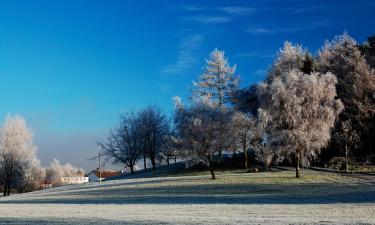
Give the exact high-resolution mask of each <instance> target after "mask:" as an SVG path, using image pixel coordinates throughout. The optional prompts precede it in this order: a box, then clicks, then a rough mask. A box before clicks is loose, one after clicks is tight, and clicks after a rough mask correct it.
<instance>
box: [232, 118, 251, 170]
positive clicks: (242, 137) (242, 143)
mask: <svg viewBox="0 0 375 225" xmlns="http://www.w3.org/2000/svg"><path fill="white" fill-rule="evenodd" d="M231 122H232V131H233V135H234V138H235V148H236V149H237V148H238V147H239V148H241V149H242V152H243V154H244V166H245V168H246V169H247V168H248V162H249V157H248V151H249V148H250V146H251V137H252V135H254V130H255V126H256V120H255V118H254V117H253V115H252V114H250V113H243V112H235V113H234V114H233V116H232V121H231Z"/></svg>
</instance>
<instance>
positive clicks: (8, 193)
mask: <svg viewBox="0 0 375 225" xmlns="http://www.w3.org/2000/svg"><path fill="white" fill-rule="evenodd" d="M7 195H8V196H9V195H10V183H9V182H8V190H7Z"/></svg>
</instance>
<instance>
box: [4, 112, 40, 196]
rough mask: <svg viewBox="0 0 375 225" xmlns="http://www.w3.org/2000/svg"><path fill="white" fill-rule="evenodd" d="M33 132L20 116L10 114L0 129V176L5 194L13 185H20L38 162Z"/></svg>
mask: <svg viewBox="0 0 375 225" xmlns="http://www.w3.org/2000/svg"><path fill="white" fill-rule="evenodd" d="M36 161H37V159H36V146H35V145H34V144H33V133H32V131H31V130H30V128H29V127H28V126H27V124H26V121H25V120H24V119H23V118H22V117H20V116H17V115H16V116H8V117H7V118H6V120H5V123H4V125H3V127H2V128H1V131H0V177H1V181H2V184H3V187H4V196H6V195H9V194H10V189H11V186H12V185H13V187H15V186H17V184H18V186H20V185H22V184H23V183H24V181H25V177H26V176H27V173H28V171H30V169H31V166H32V165H33V163H34V162H36Z"/></svg>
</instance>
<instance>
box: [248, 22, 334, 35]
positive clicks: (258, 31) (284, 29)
mask: <svg viewBox="0 0 375 225" xmlns="http://www.w3.org/2000/svg"><path fill="white" fill-rule="evenodd" d="M332 25H333V23H332V22H330V21H314V22H312V23H310V24H302V25H295V26H290V27H280V26H276V25H274V27H275V28H265V27H256V26H252V27H249V28H247V29H246V33H249V34H253V35H262V34H280V33H292V32H299V31H307V30H314V29H317V28H322V27H329V26H332Z"/></svg>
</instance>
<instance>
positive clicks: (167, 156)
mask: <svg viewBox="0 0 375 225" xmlns="http://www.w3.org/2000/svg"><path fill="white" fill-rule="evenodd" d="M167 165H168V166H169V156H167Z"/></svg>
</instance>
